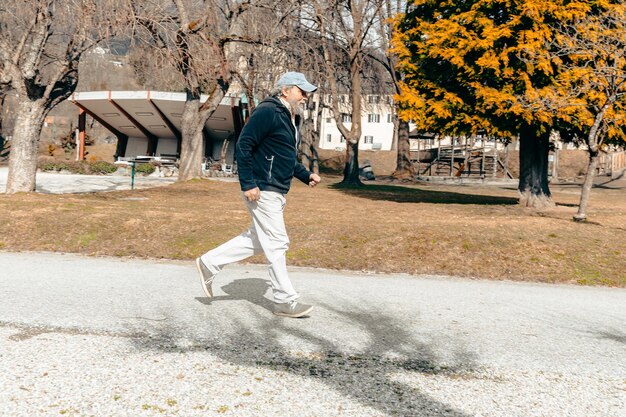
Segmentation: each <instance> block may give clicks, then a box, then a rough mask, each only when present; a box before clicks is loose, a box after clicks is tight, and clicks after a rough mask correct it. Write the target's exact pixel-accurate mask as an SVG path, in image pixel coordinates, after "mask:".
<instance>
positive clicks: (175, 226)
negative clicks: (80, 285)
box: [0, 178, 626, 287]
mask: <svg viewBox="0 0 626 417" xmlns="http://www.w3.org/2000/svg"><path fill="white" fill-rule="evenodd" d="M336 181H338V178H326V182H325V185H323V186H320V187H318V188H316V189H308V188H307V187H306V186H304V185H302V184H300V183H299V182H298V183H294V187H293V188H292V191H291V192H290V194H289V198H288V204H287V210H286V222H287V226H288V229H289V232H290V237H291V241H292V245H291V249H290V251H289V254H288V258H289V264H290V265H300V266H311V267H324V268H333V269H350V270H359V271H363V270H366V271H379V272H405V273H409V274H419V273H429V274H446V275H459V276H465V277H481V278H491V279H512V280H524V281H542V282H562V283H580V284H590V285H609V286H621V287H624V286H626V225H625V219H626V181H622V182H621V183H612V184H608V186H609V187H607V186H605V187H603V188H596V189H594V191H593V194H592V201H591V211H590V213H589V214H590V219H591V220H592V222H590V223H587V224H579V223H574V222H573V221H571V218H572V215H573V214H574V213H575V212H576V204H577V202H578V198H579V188H578V187H577V186H573V185H570V186H552V190H553V193H554V197H555V201H556V202H557V203H558V205H557V207H556V208H555V209H553V210H550V211H546V212H542V213H537V212H534V211H532V210H528V209H524V208H522V207H519V206H518V205H516V199H517V191H516V190H515V187H514V186H513V187H508V188H503V187H476V186H473V187H469V186H443V185H434V184H419V185H406V184H405V185H390V184H385V183H382V182H379V183H376V184H368V185H367V186H366V187H365V188H363V189H341V188H337V187H335V186H333V185H329V184H331V183H332V182H336ZM248 224H249V218H248V213H247V211H246V209H245V207H244V205H243V203H242V202H241V201H240V197H239V192H238V185H237V184H236V183H223V182H217V181H209V180H199V181H190V182H187V183H181V184H175V185H173V186H169V187H163V188H156V189H150V190H141V191H137V190H136V191H133V192H131V191H127V192H111V193H98V194H81V195H42V194H20V195H2V196H0V248H2V249H5V250H12V251H20V250H44V251H65V252H78V253H85V254H94V255H113V256H136V257H146V258H170V259H192V258H194V257H196V256H198V255H199V254H201V253H203V252H204V251H206V250H208V249H210V248H212V247H214V246H216V245H218V244H220V243H222V242H223V241H225V240H226V239H227V238H230V237H232V236H235V235H236V234H238V233H240V232H241V231H242V230H243V229H244V228H246V227H247V226H248ZM252 261H254V262H263V259H262V258H261V257H256V258H254V259H253V260H252Z"/></svg>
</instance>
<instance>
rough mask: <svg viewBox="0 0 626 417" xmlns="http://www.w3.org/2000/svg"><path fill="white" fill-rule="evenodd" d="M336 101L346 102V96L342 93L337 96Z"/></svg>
mask: <svg viewBox="0 0 626 417" xmlns="http://www.w3.org/2000/svg"><path fill="white" fill-rule="evenodd" d="M337 102H338V103H342V104H343V103H345V102H346V96H344V95H343V94H340V95H338V96H337Z"/></svg>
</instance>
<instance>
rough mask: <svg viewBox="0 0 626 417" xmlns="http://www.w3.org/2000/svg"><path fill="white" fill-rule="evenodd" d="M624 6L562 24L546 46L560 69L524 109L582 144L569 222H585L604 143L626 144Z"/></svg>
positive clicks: (625, 16) (625, 13)
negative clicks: (548, 115) (549, 118)
mask: <svg viewBox="0 0 626 417" xmlns="http://www.w3.org/2000/svg"><path fill="white" fill-rule="evenodd" d="M625 27H626V6H625V5H623V4H617V5H614V6H611V7H609V8H608V9H606V10H603V11H600V12H599V13H598V14H595V15H588V16H586V17H585V18H582V19H579V20H576V21H574V22H572V23H568V24H561V25H560V26H559V27H558V29H557V31H556V36H555V38H554V39H553V40H551V41H550V42H548V44H547V45H546V46H547V47H546V50H547V51H548V57H549V59H550V60H552V62H553V63H554V64H555V65H558V66H559V67H560V69H561V71H560V73H559V75H558V77H557V78H556V79H555V82H554V83H553V84H552V85H550V86H548V87H546V88H544V89H543V90H542V91H541V92H540V94H537V96H536V97H530V98H528V99H527V102H526V103H525V105H526V106H531V107H533V108H539V109H545V110H548V111H550V112H552V113H553V114H554V115H555V118H556V120H557V122H558V124H559V130H560V133H561V136H562V137H564V138H565V139H570V140H577V141H582V142H583V143H584V144H585V145H586V148H587V151H588V154H589V160H588V164H587V173H586V175H585V180H584V182H583V186H582V190H581V196H580V204H579V206H578V212H577V213H576V215H575V216H574V220H577V221H584V220H586V218H587V206H588V203H589V196H590V194H591V188H592V186H593V180H594V177H595V175H596V170H597V167H598V157H599V154H600V150H601V148H602V146H603V144H604V143H605V141H606V140H607V139H613V140H616V141H622V143H624V142H623V141H624V140H626V133H625V131H624V129H625V128H626V121H625V120H624V114H625V113H626V29H624V28H625Z"/></svg>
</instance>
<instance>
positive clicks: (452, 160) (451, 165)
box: [450, 136, 454, 177]
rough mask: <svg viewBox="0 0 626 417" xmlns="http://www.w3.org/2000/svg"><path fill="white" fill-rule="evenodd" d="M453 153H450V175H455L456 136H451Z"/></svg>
mask: <svg viewBox="0 0 626 417" xmlns="http://www.w3.org/2000/svg"><path fill="white" fill-rule="evenodd" d="M450 146H451V149H450V150H451V152H452V153H451V154H450V176H451V177H452V176H453V175H454V172H453V171H454V136H452V137H451V138H450Z"/></svg>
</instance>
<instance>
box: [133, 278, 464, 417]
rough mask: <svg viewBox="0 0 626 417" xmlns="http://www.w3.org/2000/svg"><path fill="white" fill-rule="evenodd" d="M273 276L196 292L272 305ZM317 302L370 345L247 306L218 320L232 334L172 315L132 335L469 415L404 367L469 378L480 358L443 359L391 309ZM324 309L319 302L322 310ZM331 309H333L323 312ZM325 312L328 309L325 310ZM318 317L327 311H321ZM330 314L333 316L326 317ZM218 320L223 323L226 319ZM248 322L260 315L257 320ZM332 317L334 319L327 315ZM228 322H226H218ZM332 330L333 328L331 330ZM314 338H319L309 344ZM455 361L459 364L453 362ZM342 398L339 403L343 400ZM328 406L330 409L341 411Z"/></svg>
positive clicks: (373, 403) (406, 407) (404, 406)
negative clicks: (188, 330) (202, 331)
mask: <svg viewBox="0 0 626 417" xmlns="http://www.w3.org/2000/svg"><path fill="white" fill-rule="evenodd" d="M268 285H269V284H268V281H266V280H263V279H260V278H248V279H239V280H235V281H234V282H232V283H230V284H228V285H225V286H223V287H222V289H223V290H224V292H226V293H227V295H225V296H218V297H214V298H212V299H207V298H200V297H199V298H196V300H198V301H199V302H201V303H203V304H205V305H207V308H211V307H212V304H213V303H221V302H228V301H234V300H245V301H248V302H250V303H251V304H253V305H255V306H258V307H261V308H262V309H264V310H271V305H272V302H271V301H270V300H268V299H266V298H265V297H264V294H265V293H266V291H267V289H268ZM317 308H318V309H324V310H326V311H327V312H330V313H331V314H330V316H331V317H330V320H332V323H334V325H336V326H338V327H341V328H344V327H346V326H348V327H349V328H351V329H358V333H359V335H360V336H363V339H364V340H367V342H365V346H364V347H361V348H354V349H352V351H350V352H347V351H346V346H350V344H351V342H352V340H350V339H349V337H350V336H349V335H348V334H346V336H345V337H346V340H341V336H339V339H337V340H334V341H333V340H330V339H329V338H328V337H327V336H328V333H329V332H326V331H324V326H323V325H322V326H315V327H313V326H310V324H311V322H310V321H309V320H315V319H316V318H312V319H309V320H293V319H286V318H280V317H276V316H272V315H268V313H267V312H266V311H258V309H255V308H251V309H249V314H251V315H252V317H250V318H249V319H247V320H245V322H244V321H243V320H241V319H238V318H237V317H235V316H232V315H231V316H223V317H221V318H220V320H223V321H224V322H227V323H226V327H227V328H229V329H235V331H234V333H232V334H223V335H221V334H220V335H218V338H211V339H207V338H202V337H197V336H196V339H193V340H189V336H188V334H187V335H183V334H182V333H181V330H180V329H177V328H176V327H174V326H172V325H170V324H169V323H167V322H160V323H155V327H154V328H153V331H154V332H155V333H156V334H153V335H152V336H151V337H150V338H145V337H137V338H132V339H130V340H131V341H132V343H133V345H134V346H135V348H137V349H139V350H156V351H162V352H166V353H184V352H190V351H199V352H203V351H206V352H208V353H210V354H212V355H214V356H217V357H219V358H220V359H221V360H223V361H226V362H228V363H231V364H235V365H241V366H247V367H264V368H267V369H270V370H276V371H282V372H288V373H290V374H293V375H295V376H299V377H302V378H313V379H315V381H317V382H319V383H323V384H326V385H327V386H329V388H331V389H332V390H334V391H336V392H339V393H341V394H342V395H343V397H345V398H349V399H351V400H352V401H355V402H358V403H359V404H361V405H363V406H366V407H371V408H373V409H376V410H378V411H379V412H381V413H389V414H391V415H398V416H449V417H468V415H467V414H465V413H463V412H461V411H458V410H455V409H453V408H452V407H451V406H450V405H448V404H446V403H443V402H441V401H439V400H436V399H434V398H432V397H430V396H429V395H427V394H425V393H424V392H422V391H420V390H419V389H418V388H417V387H415V386H413V385H408V384H406V383H403V382H402V381H401V380H400V379H399V377H398V375H399V374H400V373H406V372H409V373H413V372H415V373H419V374H426V375H439V376H442V377H450V378H458V377H462V378H468V377H469V378H471V373H472V370H473V368H474V363H475V358H474V357H473V356H472V355H471V354H469V353H467V352H465V351H463V349H461V348H459V349H456V353H455V357H454V358H452V360H449V361H448V363H441V362H440V361H439V360H438V359H437V355H436V354H435V353H434V351H435V350H434V348H433V346H432V345H431V344H429V343H425V342H423V341H418V340H416V339H415V338H414V337H413V336H412V335H411V334H410V333H409V332H408V331H407V330H406V324H402V323H401V321H399V320H397V319H396V318H395V317H392V316H390V315H386V314H385V313H384V310H382V309H380V310H373V309H372V310H366V309H363V308H362V307H360V305H359V304H352V305H351V304H349V303H348V304H346V303H342V304H341V308H337V307H336V306H330V305H325V304H319V303H317ZM318 311H319V310H318ZM325 315H326V316H328V314H327V313H326V314H325ZM320 316H323V314H320ZM317 319H321V318H320V317H319V316H318V318H317ZM325 320H327V321H328V320H329V318H328V317H327V318H326V319H325ZM224 322H223V323H220V324H224ZM249 323H254V325H251V324H249ZM328 325H330V323H328ZM218 327H220V328H223V327H224V326H218ZM330 333H332V332H330ZM281 340H283V341H284V340H290V341H296V346H306V347H308V349H303V351H296V352H294V349H293V347H291V348H288V347H286V346H285V345H284V344H283V343H281V342H280V341H281ZM311 346H314V348H313V350H312V351H311ZM449 363H454V364H456V365H449ZM341 406H342V405H341V404H337V407H341ZM340 410H341V408H339V409H329V410H328V415H334V414H336V413H337V412H340Z"/></svg>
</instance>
